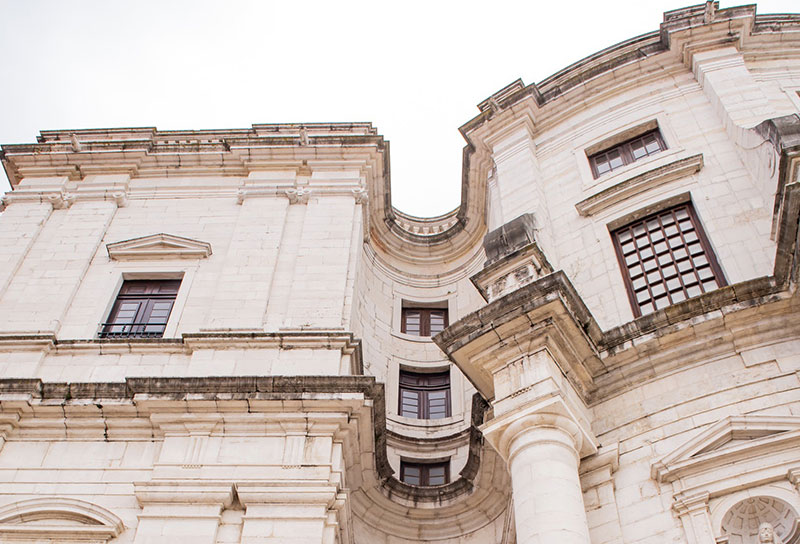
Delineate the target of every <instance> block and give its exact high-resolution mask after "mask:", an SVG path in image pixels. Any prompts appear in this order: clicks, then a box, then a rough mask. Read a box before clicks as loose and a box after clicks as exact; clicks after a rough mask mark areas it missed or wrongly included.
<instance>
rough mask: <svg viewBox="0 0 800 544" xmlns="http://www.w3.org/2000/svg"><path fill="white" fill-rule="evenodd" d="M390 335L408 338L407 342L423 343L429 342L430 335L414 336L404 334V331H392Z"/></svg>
mask: <svg viewBox="0 0 800 544" xmlns="http://www.w3.org/2000/svg"><path fill="white" fill-rule="evenodd" d="M392 336H394V337H395V338H399V339H400V340H408V341H409V342H418V343H423V344H429V343H431V338H432V337H431V336H415V335H413V334H406V333H404V332H397V331H392Z"/></svg>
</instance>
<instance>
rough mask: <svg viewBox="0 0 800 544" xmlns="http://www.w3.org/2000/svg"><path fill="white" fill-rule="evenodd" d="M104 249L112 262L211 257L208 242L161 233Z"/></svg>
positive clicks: (117, 243) (124, 241) (115, 243)
mask: <svg viewBox="0 0 800 544" xmlns="http://www.w3.org/2000/svg"><path fill="white" fill-rule="evenodd" d="M106 249H107V250H108V256H109V257H110V258H112V259H114V260H129V259H130V260H132V259H150V260H152V259H204V258H206V257H208V256H209V255H211V244H209V243H208V242H202V241H200V240H193V239H191V238H184V237H182V236H175V235H174V234H165V233H163V232H162V233H159V234H151V235H149V236H142V237H140V238H133V239H131V240H123V241H121V242H114V243H111V244H106Z"/></svg>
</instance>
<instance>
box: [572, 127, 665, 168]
mask: <svg viewBox="0 0 800 544" xmlns="http://www.w3.org/2000/svg"><path fill="white" fill-rule="evenodd" d="M616 139H617V138H614V140H615V141H616ZM648 140H652V141H651V142H650V143H655V144H656V149H653V150H652V151H651V150H650V143H648ZM637 149H641V150H642V151H643V152H644V155H642V156H641V157H637V156H636V150H637ZM666 149H667V146H666V144H665V143H664V139H663V138H662V137H661V131H660V130H659V129H658V127H657V126H656V127H655V128H652V129H650V130H647V131H645V132H643V133H641V134H638V131H637V133H636V135H635V136H633V137H631V138H629V139H627V140H623V141H622V142H619V143H616V144H612V145H610V146H609V147H604V148H601V150H600V151H597V152H595V153H592V154H591V155H587V157H588V159H589V163H590V164H591V166H592V170H593V172H592V173H593V175H594V177H595V178H599V177H600V176H604V175H606V174H611V172H613V171H614V170H619V169H620V168H622V167H624V166H627V165H629V164H633V163H635V162H637V161H640V160H644V159H646V158H647V157H651V156H653V155H655V154H657V153H661V152H662V151H665V150H666ZM612 153H616V155H617V158H618V159H619V160H620V161H621V164H620V165H619V166H613V161H612V160H611V158H610V156H611V154H612ZM603 156H605V157H604V158H603V160H601V157H603ZM601 164H606V166H605V168H606V169H605V170H603V171H602V172H601V171H600V169H601Z"/></svg>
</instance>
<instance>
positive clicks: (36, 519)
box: [0, 497, 125, 543]
mask: <svg viewBox="0 0 800 544" xmlns="http://www.w3.org/2000/svg"><path fill="white" fill-rule="evenodd" d="M59 522H60V523H59ZM124 530H125V527H124V525H123V524H122V520H120V519H119V518H118V517H117V516H116V515H114V514H113V513H111V512H110V511H108V510H106V509H105V508H102V507H100V506H97V505H96V504H92V503H88V502H85V501H81V500H77V499H69V498H63V497H41V498H36V499H29V500H24V501H19V502H14V503H11V504H8V505H5V506H4V507H3V508H0V538H1V539H3V540H5V539H9V540H17V539H21V540H26V541H29V540H35V541H37V542H38V541H41V540H48V541H49V540H51V539H52V540H56V541H58V542H92V543H97V542H104V541H108V540H111V539H112V538H114V537H117V536H119V534H120V533H122V531H124Z"/></svg>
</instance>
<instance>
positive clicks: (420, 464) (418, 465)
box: [400, 459, 450, 487]
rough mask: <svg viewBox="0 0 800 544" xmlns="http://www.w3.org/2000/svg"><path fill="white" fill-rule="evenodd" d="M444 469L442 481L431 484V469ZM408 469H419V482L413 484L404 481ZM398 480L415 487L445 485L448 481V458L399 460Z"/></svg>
mask: <svg viewBox="0 0 800 544" xmlns="http://www.w3.org/2000/svg"><path fill="white" fill-rule="evenodd" d="M438 468H443V469H444V475H443V476H444V482H443V483H441V484H431V483H430V481H431V469H438ZM409 469H417V470H419V483H418V484H413V483H409V482H407V481H406V478H407V477H408V474H407V472H408V470H409ZM400 481H401V482H403V483H404V484H406V485H413V486H415V487H433V486H439V485H447V484H449V483H450V459H447V460H445V461H432V462H429V461H406V460H405V459H401V460H400Z"/></svg>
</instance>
